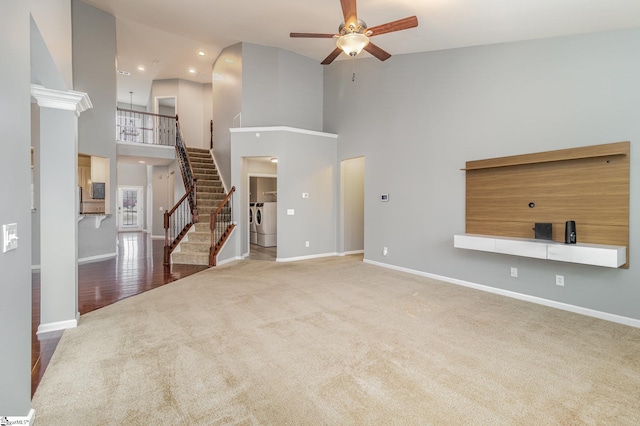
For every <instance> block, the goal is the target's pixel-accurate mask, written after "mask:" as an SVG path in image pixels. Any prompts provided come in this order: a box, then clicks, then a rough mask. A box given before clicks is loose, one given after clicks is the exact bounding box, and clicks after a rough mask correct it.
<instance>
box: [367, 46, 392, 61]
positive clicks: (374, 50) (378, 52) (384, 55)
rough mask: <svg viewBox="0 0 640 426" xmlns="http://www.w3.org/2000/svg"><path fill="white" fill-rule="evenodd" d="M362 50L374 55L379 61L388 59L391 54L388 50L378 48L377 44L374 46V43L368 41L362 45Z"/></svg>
mask: <svg viewBox="0 0 640 426" xmlns="http://www.w3.org/2000/svg"><path fill="white" fill-rule="evenodd" d="M364 50H366V51H367V52H369V53H371V54H372V55H373V56H375V57H376V58H378V59H380V60H381V61H386V60H387V59H389V58H390V57H391V54H390V53H388V52H385V51H384V50H382V49H380V48H379V47H378V46H376V45H375V44H373V43H371V42H369V44H367V45H366V46H365V47H364Z"/></svg>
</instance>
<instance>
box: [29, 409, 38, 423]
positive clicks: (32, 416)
mask: <svg viewBox="0 0 640 426" xmlns="http://www.w3.org/2000/svg"><path fill="white" fill-rule="evenodd" d="M35 417H36V410H34V409H33V408H32V409H31V410H29V414H27V421H28V422H29V426H31V425H32V424H33V421H34V420H35Z"/></svg>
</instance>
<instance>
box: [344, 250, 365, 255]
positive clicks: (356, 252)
mask: <svg viewBox="0 0 640 426" xmlns="http://www.w3.org/2000/svg"><path fill="white" fill-rule="evenodd" d="M363 253H364V250H352V251H343V252H342V253H339V254H338V256H350V255H352V254H363Z"/></svg>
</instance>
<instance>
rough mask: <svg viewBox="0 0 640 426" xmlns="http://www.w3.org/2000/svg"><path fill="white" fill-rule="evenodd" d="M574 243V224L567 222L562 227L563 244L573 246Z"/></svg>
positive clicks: (573, 222)
mask: <svg viewBox="0 0 640 426" xmlns="http://www.w3.org/2000/svg"><path fill="white" fill-rule="evenodd" d="M576 241H577V238H576V222H575V221H573V220H568V221H567V223H566V224H565V227H564V242H565V244H575V243H576Z"/></svg>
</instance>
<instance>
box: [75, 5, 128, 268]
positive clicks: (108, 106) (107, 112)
mask: <svg viewBox="0 0 640 426" xmlns="http://www.w3.org/2000/svg"><path fill="white" fill-rule="evenodd" d="M71 6H72V7H71V11H72V22H73V84H74V90H77V91H81V92H86V93H87V94H88V95H89V98H90V99H91V103H92V104H93V108H92V109H90V110H88V111H86V112H85V113H83V114H82V115H81V116H80V118H79V120H78V152H80V153H83V154H89V155H95V156H98V157H105V158H108V159H109V210H108V211H110V212H111V213H114V212H116V201H117V200H116V189H117V185H116V144H115V131H114V123H115V116H116V68H115V60H114V59H115V57H116V21H115V18H114V17H113V16H111V15H109V14H108V13H105V12H103V11H101V10H98V9H96V8H94V7H92V6H89V5H87V4H85V3H82V2H81V1H78V0H73V1H72V4H71ZM116 231H117V230H116V217H115V214H111V216H109V217H107V219H105V220H104V221H103V222H102V223H101V225H100V227H99V228H97V229H96V227H95V221H94V220H86V219H85V220H82V221H80V222H79V223H78V258H79V259H86V258H100V257H103V256H110V255H114V254H115V253H116V239H117V235H116Z"/></svg>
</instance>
